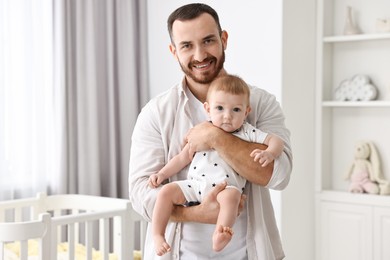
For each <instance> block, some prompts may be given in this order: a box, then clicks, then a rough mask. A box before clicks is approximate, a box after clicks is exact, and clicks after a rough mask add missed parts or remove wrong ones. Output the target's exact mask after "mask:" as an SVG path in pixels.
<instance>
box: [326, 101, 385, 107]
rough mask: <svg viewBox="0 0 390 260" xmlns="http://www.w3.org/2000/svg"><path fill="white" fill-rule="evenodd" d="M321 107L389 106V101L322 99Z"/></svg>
mask: <svg viewBox="0 0 390 260" xmlns="http://www.w3.org/2000/svg"><path fill="white" fill-rule="evenodd" d="M322 106H323V107H390V101H323V102H322Z"/></svg>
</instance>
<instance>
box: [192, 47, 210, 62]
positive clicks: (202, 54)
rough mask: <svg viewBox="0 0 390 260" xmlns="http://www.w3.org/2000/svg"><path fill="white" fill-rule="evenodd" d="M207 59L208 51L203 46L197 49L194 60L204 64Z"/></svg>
mask: <svg viewBox="0 0 390 260" xmlns="http://www.w3.org/2000/svg"><path fill="white" fill-rule="evenodd" d="M206 58H207V53H206V50H205V49H204V48H203V46H198V47H196V49H195V53H194V60H196V61H198V62H202V61H203V60H204V59H206Z"/></svg>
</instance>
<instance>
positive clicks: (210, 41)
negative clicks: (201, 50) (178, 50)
mask: <svg viewBox="0 0 390 260" xmlns="http://www.w3.org/2000/svg"><path fill="white" fill-rule="evenodd" d="M213 41H214V40H212V39H207V40H205V41H204V43H205V44H209V43H212V42H213Z"/></svg>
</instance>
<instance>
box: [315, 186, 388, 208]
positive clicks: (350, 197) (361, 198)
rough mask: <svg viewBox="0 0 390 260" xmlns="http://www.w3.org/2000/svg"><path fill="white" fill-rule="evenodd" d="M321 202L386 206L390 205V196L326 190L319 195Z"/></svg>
mask: <svg viewBox="0 0 390 260" xmlns="http://www.w3.org/2000/svg"><path fill="white" fill-rule="evenodd" d="M317 198H318V199H320V200H321V201H330V202H338V203H351V204H358V205H369V206H384V207H388V206H389V204H390V196H386V195H373V194H367V193H351V192H346V191H334V190H324V191H321V192H319V193H318V194H317Z"/></svg>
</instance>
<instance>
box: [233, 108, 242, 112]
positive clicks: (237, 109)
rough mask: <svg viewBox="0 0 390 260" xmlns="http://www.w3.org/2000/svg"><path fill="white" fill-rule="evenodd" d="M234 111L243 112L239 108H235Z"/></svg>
mask: <svg viewBox="0 0 390 260" xmlns="http://www.w3.org/2000/svg"><path fill="white" fill-rule="evenodd" d="M233 111H234V112H240V111H241V109H240V108H238V107H235V108H233Z"/></svg>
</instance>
